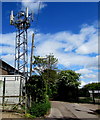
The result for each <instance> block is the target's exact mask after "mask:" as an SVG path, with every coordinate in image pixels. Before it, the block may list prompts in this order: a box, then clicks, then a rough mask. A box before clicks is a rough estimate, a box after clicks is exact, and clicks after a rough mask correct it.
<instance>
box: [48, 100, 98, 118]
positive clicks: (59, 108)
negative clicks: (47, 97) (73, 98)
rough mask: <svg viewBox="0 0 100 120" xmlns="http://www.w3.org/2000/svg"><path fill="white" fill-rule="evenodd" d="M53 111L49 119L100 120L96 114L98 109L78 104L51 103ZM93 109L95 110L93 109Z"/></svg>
mask: <svg viewBox="0 0 100 120" xmlns="http://www.w3.org/2000/svg"><path fill="white" fill-rule="evenodd" d="M51 106H52V107H51V111H50V114H49V116H47V118H50V119H64V120H79V119H81V120H100V118H99V116H98V115H96V114H95V113H94V110H95V109H97V106H96V107H93V105H91V106H92V107H90V108H89V107H87V106H86V105H85V106H84V105H81V104H77V103H69V102H59V101H52V102H51ZM92 108H93V109H92Z"/></svg>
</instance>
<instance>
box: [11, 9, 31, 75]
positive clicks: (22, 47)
mask: <svg viewBox="0 0 100 120" xmlns="http://www.w3.org/2000/svg"><path fill="white" fill-rule="evenodd" d="M32 21H33V13H29V12H28V8H26V11H20V12H18V13H17V14H16V15H14V13H13V11H11V15H10V24H11V25H14V26H15V27H16V40H15V68H16V69H17V70H18V72H21V73H22V74H23V76H25V77H27V76H28V42H27V29H28V28H29V27H30V23H31V22H32ZM15 73H16V72H15Z"/></svg>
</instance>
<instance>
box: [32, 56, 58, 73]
mask: <svg viewBox="0 0 100 120" xmlns="http://www.w3.org/2000/svg"><path fill="white" fill-rule="evenodd" d="M57 63H58V59H56V58H55V57H54V55H52V54H50V55H46V57H40V56H34V62H33V64H34V67H35V70H36V71H38V73H39V74H40V75H41V72H43V71H44V70H46V69H51V70H55V69H56V65H57Z"/></svg>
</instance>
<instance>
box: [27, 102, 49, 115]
mask: <svg viewBox="0 0 100 120" xmlns="http://www.w3.org/2000/svg"><path fill="white" fill-rule="evenodd" d="M50 107H51V104H50V102H49V101H46V102H44V103H33V104H32V107H31V108H30V109H29V113H30V114H31V115H33V116H36V117H40V116H44V115H45V114H46V113H47V112H48V111H49V109H50Z"/></svg>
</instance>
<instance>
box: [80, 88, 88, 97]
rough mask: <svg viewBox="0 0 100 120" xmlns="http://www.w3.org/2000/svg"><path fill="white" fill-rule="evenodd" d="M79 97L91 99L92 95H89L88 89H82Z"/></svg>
mask: <svg viewBox="0 0 100 120" xmlns="http://www.w3.org/2000/svg"><path fill="white" fill-rule="evenodd" d="M78 96H79V97H89V96H90V94H89V91H88V89H87V88H80V89H79V90H78Z"/></svg>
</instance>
